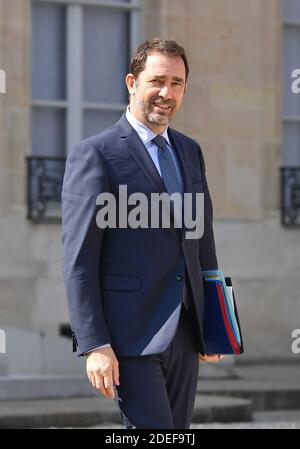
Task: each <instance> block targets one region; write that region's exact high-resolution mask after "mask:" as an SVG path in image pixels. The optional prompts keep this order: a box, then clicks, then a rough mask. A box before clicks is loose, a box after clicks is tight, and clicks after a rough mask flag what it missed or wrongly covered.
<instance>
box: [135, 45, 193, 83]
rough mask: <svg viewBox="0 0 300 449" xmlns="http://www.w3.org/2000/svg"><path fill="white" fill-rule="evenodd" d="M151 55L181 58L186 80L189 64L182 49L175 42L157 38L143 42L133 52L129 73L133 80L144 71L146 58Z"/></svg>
mask: <svg viewBox="0 0 300 449" xmlns="http://www.w3.org/2000/svg"><path fill="white" fill-rule="evenodd" d="M153 53H161V54H164V55H168V56H181V58H182V59H183V62H184V66H185V79H186V80H187V77H188V74H189V64H188V61H187V57H186V54H185V50H184V48H183V47H181V46H180V45H178V44H177V42H175V41H172V40H167V39H160V38H158V37H156V38H154V39H150V40H147V41H145V42H143V43H142V44H140V45H139V46H138V47H137V48H136V49H135V50H134V52H133V55H132V59H131V65H130V72H131V73H132V74H133V75H134V77H135V78H137V77H138V75H139V73H141V72H142V71H143V70H145V66H146V61H147V58H148V56H149V55H152V54H153Z"/></svg>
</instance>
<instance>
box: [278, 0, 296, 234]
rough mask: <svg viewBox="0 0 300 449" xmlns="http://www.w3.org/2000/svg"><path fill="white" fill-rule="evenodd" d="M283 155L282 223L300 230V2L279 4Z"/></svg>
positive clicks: (293, 1)
mask: <svg viewBox="0 0 300 449" xmlns="http://www.w3.org/2000/svg"><path fill="white" fill-rule="evenodd" d="M282 15H283V45H282V77H283V108H282V109H283V139H282V140H283V152H282V163H283V167H282V169H281V173H282V177H281V182H282V185H281V211H282V223H283V224H284V225H286V226H297V227H298V226H300V94H295V93H293V92H292V88H291V85H292V82H293V79H292V77H291V75H292V72H293V70H294V69H299V68H300V58H299V56H300V50H299V49H300V1H299V0H282Z"/></svg>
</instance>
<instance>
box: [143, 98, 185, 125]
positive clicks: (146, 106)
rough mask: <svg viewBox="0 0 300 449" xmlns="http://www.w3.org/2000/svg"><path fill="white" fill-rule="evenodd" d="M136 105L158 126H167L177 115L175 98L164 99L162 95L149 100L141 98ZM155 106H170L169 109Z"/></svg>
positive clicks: (148, 119)
mask: <svg viewBox="0 0 300 449" xmlns="http://www.w3.org/2000/svg"><path fill="white" fill-rule="evenodd" d="M136 106H137V108H138V109H139V111H140V112H141V114H142V115H143V117H144V119H145V120H147V121H148V122H149V123H152V124H154V125H158V126H166V125H168V124H169V123H170V121H171V120H172V119H173V118H174V117H175V115H176V112H177V109H176V102H175V101H174V100H167V101H165V100H162V99H161V98H160V97H157V96H155V97H152V98H150V99H149V100H146V101H144V100H140V101H137V102H136ZM155 106H162V107H168V109H164V110H163V109H158V108H157V107H156V110H155Z"/></svg>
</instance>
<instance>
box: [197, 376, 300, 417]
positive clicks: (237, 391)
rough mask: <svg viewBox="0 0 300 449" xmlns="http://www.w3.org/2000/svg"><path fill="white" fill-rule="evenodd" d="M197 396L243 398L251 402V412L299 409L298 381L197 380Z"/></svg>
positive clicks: (299, 384)
mask: <svg viewBox="0 0 300 449" xmlns="http://www.w3.org/2000/svg"><path fill="white" fill-rule="evenodd" d="M197 392H198V394H205V395H218V396H224V397H230V398H244V399H248V400H250V401H251V402H252V405H253V410H255V411H263V410H292V409H294V410H297V409H300V383H299V381H290V382H282V381H272V380H269V381H268V380H250V379H247V380H238V379H236V380H223V381H222V380H219V381H215V380H212V381H209V380H206V381H204V380H201V379H200V380H199V382H198V389H197Z"/></svg>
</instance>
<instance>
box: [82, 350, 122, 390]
mask: <svg viewBox="0 0 300 449" xmlns="http://www.w3.org/2000/svg"><path fill="white" fill-rule="evenodd" d="M86 372H87V375H88V378H89V381H90V382H91V384H92V385H93V387H94V388H96V389H97V390H98V391H99V392H100V393H102V394H103V395H104V396H106V397H107V398H113V397H114V396H115V393H114V388H113V385H114V384H116V385H120V382H119V362H118V360H117V358H116V356H115V353H114V351H113V350H112V348H100V349H96V350H95V351H92V352H90V353H89V354H88V355H87V361H86Z"/></svg>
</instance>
